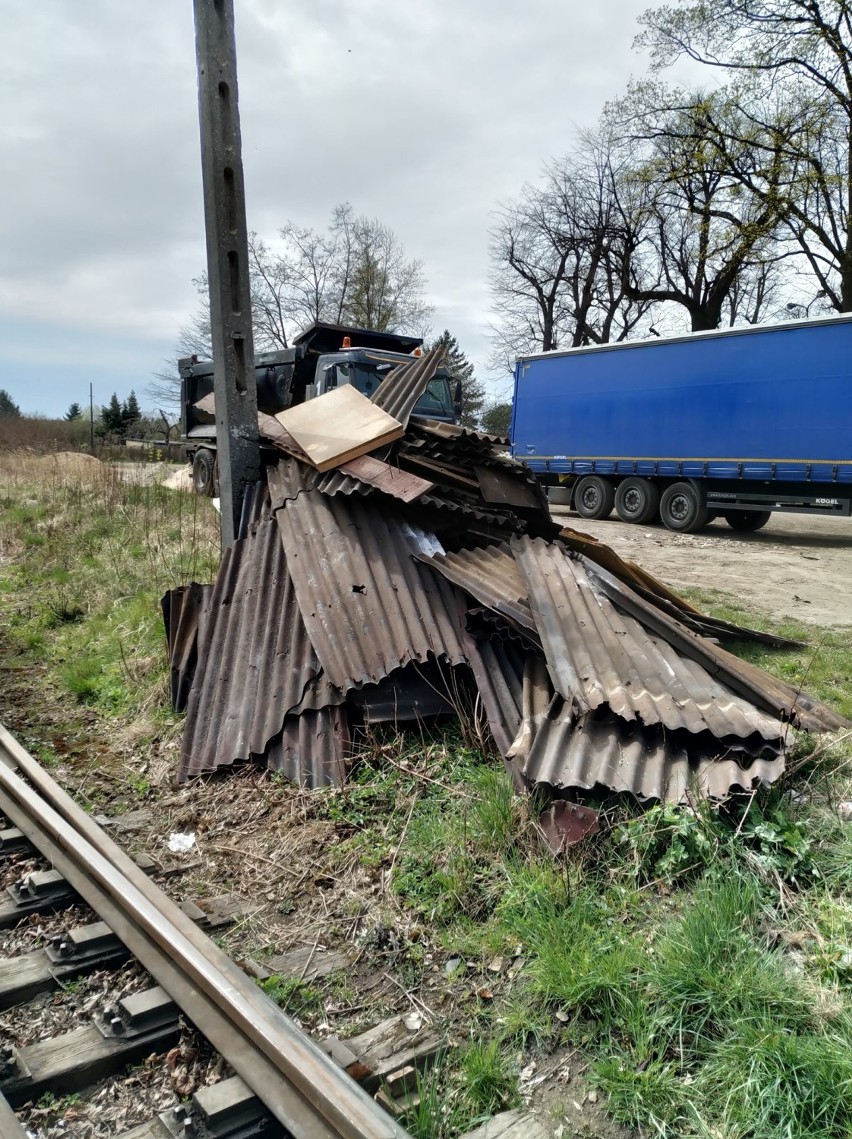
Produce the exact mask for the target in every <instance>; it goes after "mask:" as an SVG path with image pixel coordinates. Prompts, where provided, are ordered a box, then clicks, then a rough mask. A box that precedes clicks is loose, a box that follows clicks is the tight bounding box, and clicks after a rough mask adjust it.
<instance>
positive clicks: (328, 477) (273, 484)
mask: <svg viewBox="0 0 852 1139" xmlns="http://www.w3.org/2000/svg"><path fill="white" fill-rule="evenodd" d="M267 479H268V481H269V494H270V498H271V500H272V508H273V510H279V509H280V508H281V507H282V506H284V504H285V503H287V502H290V501H292V499H294V498H298V496H299V495H300V494H302V493H303V491H306V490H319V491H320V492H321V493H322V494H329V495H335V494H370V493H371V492H372V489H373V488H372V487H371V486H368V485H367V483H364V482H361V480H360V479H357V478H352V477H351V476H350V475H345V474H341V473H340V472H339V471H337V470H333V471H326V472H325V473H323V472H321V471H318V470H317V469H316V467H311V466H308V464H307V463H300V462H298V460H296V459H284V458H282V459H280V460H279V461H278V462H277V463H276V464H275V465H274V466H270V467H269V468H268V469H267Z"/></svg>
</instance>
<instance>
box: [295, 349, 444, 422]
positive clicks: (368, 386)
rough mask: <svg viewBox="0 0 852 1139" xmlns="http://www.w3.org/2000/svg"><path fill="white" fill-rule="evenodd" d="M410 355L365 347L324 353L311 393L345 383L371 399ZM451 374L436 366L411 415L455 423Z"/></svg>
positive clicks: (321, 393)
mask: <svg viewBox="0 0 852 1139" xmlns="http://www.w3.org/2000/svg"><path fill="white" fill-rule="evenodd" d="M410 360H411V357H410V356H407V355H405V354H404V353H402V352H378V351H375V350H371V349H368V348H344V349H342V350H341V351H340V352H334V353H331V354H329V355H327V356H320V358H319V360H318V361H317V367H316V373H315V379H314V384H313V388H314V391H313V393H309V394H308V396H307V398H310V396H311V394H315V395H323V394H324V393H325V392H330V391H333V390H334V389H335V388H339V387H342V386H343V385H344V384H352V386H353V387H355V388H357V390H358V391H359V392H360V393H361V394H362V395H365V396H367V398H368V399H371V398H372V396H373V395H374V393H375V391H376V389H377V388H378V386H379V384H380V383H381V382H382V380H383V379H384V378H385V376H387V375H389V374H390V373H391V372H392V371H393V370H394V368H398V367H399V366H400V364H405V363H408V362H410ZM455 396H456V393H454V392H453V391H452V384H451V377H450V374H449V372H448V371H447V369H446V368H439V369H438V371H437V372H436V374H435V375H434V377H433V378H432V379H431V380H430V381H429V384H428V386H427V388H426V391H425V392H424V393H423V395H422V396H421V397H420V399H419V400H418V401H417V403H416V404H415V407H414V412H413V414H414V415H423V416H427V417H428V418H429V419H438V420H440V421H441V422H442V423H458V420H459V414H460V412H461V407H460V406H457V404H460V402H461V401H460V400H458V399H456V398H454V397H455Z"/></svg>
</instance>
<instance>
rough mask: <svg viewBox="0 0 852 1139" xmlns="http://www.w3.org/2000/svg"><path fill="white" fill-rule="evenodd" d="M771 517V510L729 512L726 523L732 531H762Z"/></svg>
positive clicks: (726, 515)
mask: <svg viewBox="0 0 852 1139" xmlns="http://www.w3.org/2000/svg"><path fill="white" fill-rule="evenodd" d="M771 517H772V511H771V510H729V511H727V513H726V514H725V521H726V522H727V523H728V525H729V526H730V527H731V529H732V530H743V531H746V530H760V529H762V528H763V527H764V526H765V525H766V523H767V522H768V521H769V519H770V518H771Z"/></svg>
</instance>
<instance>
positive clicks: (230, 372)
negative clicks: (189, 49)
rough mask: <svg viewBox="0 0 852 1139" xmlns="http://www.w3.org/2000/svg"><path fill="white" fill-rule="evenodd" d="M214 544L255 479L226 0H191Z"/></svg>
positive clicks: (226, 533) (233, 529)
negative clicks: (214, 466) (215, 480)
mask: <svg viewBox="0 0 852 1139" xmlns="http://www.w3.org/2000/svg"><path fill="white" fill-rule="evenodd" d="M194 5H195V47H196V62H197V66H198V117H199V122H200V126H201V170H202V176H203V186H204V223H205V229H206V232H207V276H208V282H209V287H210V330H211V336H212V341H213V391H214V394H215V397H216V446H217V450H218V453H219V487H220V493H221V508H222V521H221V527H222V545H223V546H229V545H231V543H232V542H233V541H234V539H235V537H236V535H237V533H238V530H239V524H240V515H241V513H242V506H243V499H244V497H245V493H246V487H247V486H248V485H249V484H250V483H253V482H256V481H257V480H258V479H259V478H260V474H261V471H260V448H259V444H258V433H257V390H256V386H255V380H254V341H253V338H252V326H251V292H250V289H249V273H248V229H247V227H246V205H245V187H244V183H243V163H242V147H241V141H240V116H239V106H238V101H237V54H236V45H235V41H234V4H233V0H194Z"/></svg>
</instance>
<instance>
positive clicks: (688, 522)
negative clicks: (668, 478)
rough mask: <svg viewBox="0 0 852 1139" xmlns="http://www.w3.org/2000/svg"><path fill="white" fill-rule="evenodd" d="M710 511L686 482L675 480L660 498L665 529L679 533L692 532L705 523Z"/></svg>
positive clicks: (661, 515)
mask: <svg viewBox="0 0 852 1139" xmlns="http://www.w3.org/2000/svg"><path fill="white" fill-rule="evenodd" d="M709 517H710V511H709V510H708V509H707V507H706V506H702V505H701V503H700V502H699V501H698V493H697V491H696V489H695V487H694V486H693V485H692V484H691V483H688V482H676V483H672V485H671V486H668V487H666V489H665V490H664V491H663V496H662V498H661V499H660V518H662V520H663V525H664V526H665V527H666V529H667V530H675V531H677V533H679V534H694V533H695V531H696V530H700V529H701V527H702V526H706V525H707V519H708V518H709Z"/></svg>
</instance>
